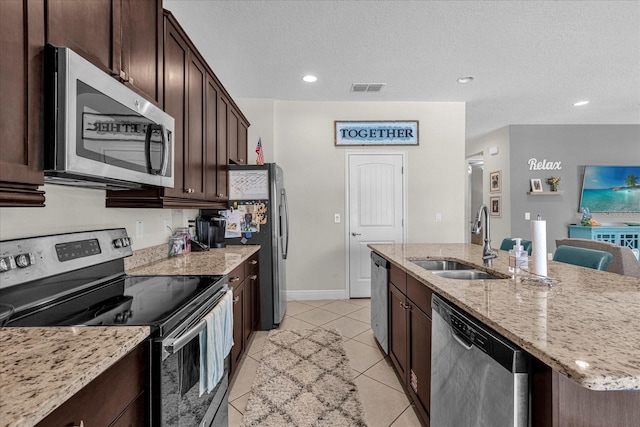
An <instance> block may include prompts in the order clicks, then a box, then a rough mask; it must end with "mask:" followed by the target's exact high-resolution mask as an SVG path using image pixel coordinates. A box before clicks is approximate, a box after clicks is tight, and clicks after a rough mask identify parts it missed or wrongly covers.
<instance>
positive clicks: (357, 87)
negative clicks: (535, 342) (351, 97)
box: [351, 83, 386, 92]
mask: <svg viewBox="0 0 640 427" xmlns="http://www.w3.org/2000/svg"><path fill="white" fill-rule="evenodd" d="M385 85H386V83H354V84H352V85H351V92H380V91H381V90H382V88H384V87H385Z"/></svg>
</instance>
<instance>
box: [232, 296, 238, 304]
mask: <svg viewBox="0 0 640 427" xmlns="http://www.w3.org/2000/svg"><path fill="white" fill-rule="evenodd" d="M238 301H240V297H239V296H237V297H234V298H233V303H234V304H235V303H237V302H238Z"/></svg>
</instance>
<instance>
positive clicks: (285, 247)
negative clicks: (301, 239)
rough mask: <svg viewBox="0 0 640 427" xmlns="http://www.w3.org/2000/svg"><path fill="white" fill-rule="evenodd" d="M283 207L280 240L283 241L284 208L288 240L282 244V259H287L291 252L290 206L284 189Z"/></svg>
mask: <svg viewBox="0 0 640 427" xmlns="http://www.w3.org/2000/svg"><path fill="white" fill-rule="evenodd" d="M281 201H282V203H281V205H280V239H281V240H282V210H283V207H284V215H285V218H284V220H285V222H284V224H285V230H286V231H285V232H286V239H285V241H284V242H281V244H282V259H287V254H288V252H289V206H288V205H287V191H286V190H285V189H284V188H283V189H282V193H281Z"/></svg>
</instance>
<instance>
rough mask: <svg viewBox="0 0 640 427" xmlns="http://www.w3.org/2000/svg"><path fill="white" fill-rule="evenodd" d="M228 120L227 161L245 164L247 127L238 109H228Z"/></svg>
mask: <svg viewBox="0 0 640 427" xmlns="http://www.w3.org/2000/svg"><path fill="white" fill-rule="evenodd" d="M228 116H229V120H228V135H227V141H228V147H229V162H230V163H236V164H239V165H246V164H247V127H248V124H247V123H246V121H244V120H243V119H242V118H241V116H240V113H239V111H238V110H236V109H235V108H231V109H230V110H229V115H228Z"/></svg>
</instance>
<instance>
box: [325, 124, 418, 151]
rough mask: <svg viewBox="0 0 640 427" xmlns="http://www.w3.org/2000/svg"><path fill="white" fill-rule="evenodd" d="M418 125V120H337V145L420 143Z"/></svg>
mask: <svg viewBox="0 0 640 427" xmlns="http://www.w3.org/2000/svg"><path fill="white" fill-rule="evenodd" d="M418 125H419V123H418V120H378V121H373V120H362V121H357V122H355V121H354V122H350V121H342V120H336V121H334V128H335V129H334V130H335V145H336V146H341V145H351V146H353V145H364V146H370V145H418V130H419V126H418Z"/></svg>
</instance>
